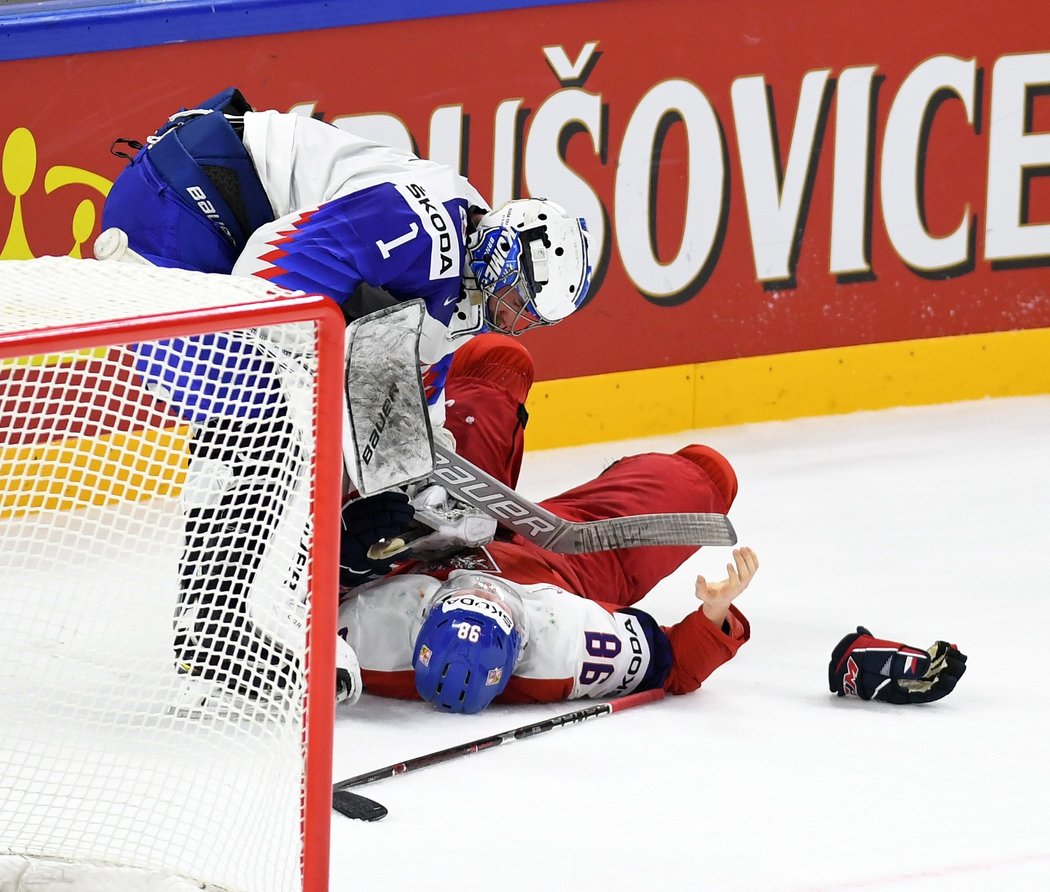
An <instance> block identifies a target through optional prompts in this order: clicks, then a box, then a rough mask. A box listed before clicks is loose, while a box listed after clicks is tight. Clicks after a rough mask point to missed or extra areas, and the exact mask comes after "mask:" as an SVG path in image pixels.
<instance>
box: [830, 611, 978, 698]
mask: <svg viewBox="0 0 1050 892" xmlns="http://www.w3.org/2000/svg"><path fill="white" fill-rule="evenodd" d="M965 671H966V655H965V654H963V653H961V652H960V651H959V649H958V648H957V647H956V646H955V645H954V644H949V643H948V642H947V641H936V642H934V643H933V644H931V645H930V647H929V648H928V649H927V650H921V649H920V648H917V647H910V646H909V645H907V644H901V643H899V642H897V641H887V640H885V639H882V638H876V637H875V636H874V635H872V634H871V632H869V631H868V630H867V629H865V628H864V626H857V631H856V632H854V633H851V634H849V635H847V636H846V637H845V638H843V639H842V640H841V641H840V642H839V643H838V645H836V647H835V650H834V651H833V652H832V654H831V662H830V664H829V665H828V686H829V687H830V688H831V692H832V693H833V694H838V695H839V696H840V697H860V698H861V699H862V700H882V701H883V702H886V703H895V704H902V703H930V702H932V701H934V700H940V699H941V698H942V697H947V696H948V694H950V693H951V692H952V691H953V690H954V689H955V685H956V683H957V682H958V681H959V679H960V678H961V677H962V674H963V673H964V672H965Z"/></svg>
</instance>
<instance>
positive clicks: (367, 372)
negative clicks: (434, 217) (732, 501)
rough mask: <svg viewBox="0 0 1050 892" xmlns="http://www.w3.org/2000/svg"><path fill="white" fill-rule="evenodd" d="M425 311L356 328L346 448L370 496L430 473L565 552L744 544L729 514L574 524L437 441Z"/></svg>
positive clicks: (350, 349)
mask: <svg viewBox="0 0 1050 892" xmlns="http://www.w3.org/2000/svg"><path fill="white" fill-rule="evenodd" d="M424 313H425V310H424V307H423V303H422V301H410V302H407V303H403V304H398V305H397V306H394V307H390V308H387V309H383V310H379V311H378V312H375V313H372V314H370V315H368V316H364V317H362V318H361V319H358V320H356V321H355V322H353V323H351V324H350V325H349V326H348V327H347V347H346V351H347V352H346V389H345V394H346V407H347V412H346V416H345V418H344V438H343V439H344V442H343V449H344V454H345V457H346V467H347V471H348V472H349V473H350V475H351V477H353V479H354V481H355V483H356V485H357V487H358V490H359V491H360V492H361V494H362V495H371V494H374V493H377V492H381V491H383V490H386V489H391V488H394V487H397V486H401V485H404V484H406V483H410V482H414V481H422V480H424V479H429V480H431V481H433V482H435V483H440V484H441V485H442V486H444V488H445V489H446V490H447V491H448V493H449V494H450V495H451V496H452V497H453V498H455V499H457V500H458V501H460V502H462V503H464V504H466V505H469V506H471V507H473V508H477V509H478V510H480V511H483V512H484V513H486V514H488V515H489V516H490V517H493V518H495V520H496V522H497V523H499V524H500V525H501V526H503V527H505V528H506V529H509V530H511V531H512V532H515V533H519V534H520V535H522V536H523V537H525V538H526V539H528V540H529V541H531V542H532V543H534V544H535V545H538V546H539V547H540V548H544V549H547V550H548V551H554V552H557V553H560V554H587V553H590V552H595V551H609V550H612V549H617V548H637V547H640V546H645V545H735V544H736V541H737V538H736V531H735V530H734V529H733V525H732V524H731V523H730V522H729V519H728V518H727V517H726V516H725V515H722V514H639V515H634V516H631V517H612V518H608V519H605V520H592V521H584V522H574V521H570V520H566V519H565V518H562V517H558V516H557V515H556V514H553V513H551V512H550V511H547V510H546V509H545V508H541V507H540V506H539V505H537V504H535V503H534V502H531V501H529V500H528V499H526V498H524V497H523V496H521V495H520V494H518V493H517V492H515V491H514V490H513V489H511V488H510V487H508V486H505V485H504V484H503V483H501V482H500V481H499V480H496V479H495V478H494V477H492V476H490V475H489V474H487V473H485V471H483V470H481V468H479V467H477V466H476V465H474V464H472V463H471V462H469V461H467V460H466V459H465V458H463V457H462V456H461V455H458V454H456V453H455V452H454V451H452V450H450V449H447V448H445V447H444V446H442V445H440V444H438V443H435V442H434V438H433V433H432V430H431V427H430V418H429V415H428V413H427V409H426V400H425V397H424V393H423V384H422V379H421V377H420V374H419V333H420V330H421V327H422V321H423V315H424Z"/></svg>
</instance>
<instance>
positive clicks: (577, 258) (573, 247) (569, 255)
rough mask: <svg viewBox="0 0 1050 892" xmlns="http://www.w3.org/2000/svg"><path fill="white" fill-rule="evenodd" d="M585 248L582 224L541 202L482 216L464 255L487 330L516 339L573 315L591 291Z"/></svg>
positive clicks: (516, 203) (528, 200)
mask: <svg viewBox="0 0 1050 892" xmlns="http://www.w3.org/2000/svg"><path fill="white" fill-rule="evenodd" d="M589 247H590V246H589V244H588V235H587V223H586V221H585V220H584V219H583V218H582V217H570V216H569V215H568V213H566V211H565V209H564V208H562V207H560V206H559V205H557V204H555V203H554V202H553V201H547V200H546V199H545V198H523V199H517V200H515V201H509V202H507V203H506V204H505V205H503V207H501V208H499V209H497V210H495V211H489V212H488V213H487V214H485V216H484V217H482V218H481V220H480V221H479V222H478V225H477V228H476V229H475V230H474V232H472V233H471V234H470V236H469V238H468V239H467V252H468V254H469V257H468V265H469V267H470V271H471V273H472V274H473V276H474V279H475V281H476V282H477V288H478V290H479V291H480V292H481V294H482V297H483V302H482V304H483V313H484V316H485V322H486V324H487V325H488V327H489V328H490V329H492V330H493V331H498V332H500V333H502V334H510V335H519V334H521V333H523V332H525V331H528V330H529V329H530V328H535V327H536V326H538V325H553V324H554V323H555V322H560V321H561V320H562V319H565V318H567V317H568V316H571V315H572V314H573V313H575V312H576V310H578V309H579V308H580V307H581V306H582V305H583V302H584V300H585V299H586V297H587V292H588V290H589V289H590V286H591V257H590V251H589Z"/></svg>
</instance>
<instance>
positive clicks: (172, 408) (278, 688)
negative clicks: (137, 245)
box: [0, 258, 343, 892]
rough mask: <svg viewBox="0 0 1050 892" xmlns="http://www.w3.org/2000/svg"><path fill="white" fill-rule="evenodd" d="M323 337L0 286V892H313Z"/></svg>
mask: <svg viewBox="0 0 1050 892" xmlns="http://www.w3.org/2000/svg"><path fill="white" fill-rule="evenodd" d="M342 331H343V321H342V316H341V314H340V313H339V311H338V308H336V307H335V305H334V304H332V303H331V302H330V301H326V300H325V299H323V298H320V297H317V296H305V295H301V294H293V293H290V292H285V291H282V290H281V289H277V288H274V287H272V286H269V285H268V284H267V283H265V282H261V281H259V280H252V279H241V278H232V277H225V276H212V275H204V274H197V273H187V272H182V271H176V270H163V269H157V268H154V267H149V266H145V265H139V264H135V263H124V262H99V261H93V260H73V259H69V258H42V259H39V260H34V261H25V262H22V261H6V262H2V263H0V592H2V594H0V716H2V731H0V890H3V892H9V890H18V889H23V888H31V889H34V890H37V889H40V890H42V889H49V888H61V889H67V888H76V889H95V888H98V889H107V890H119V889H129V890H130V889H140V888H141V889H155V890H169V889H171V890H174V889H180V888H195V889H200V888H208V889H219V890H230V892H235V890H236V892H241V890H243V892H284V890H304V889H305V890H307V892H319V890H323V889H326V888H327V870H328V832H329V826H330V809H331V782H332V779H331V736H332V718H333V703H334V639H335V611H336V564H337V561H336V559H335V558H334V554H336V553H337V547H338V545H337V542H338V538H337V537H338V526H337V525H338V499H339V488H340V484H341V462H340V453H339V436H340V413H341V386H340V384H341V380H342V365H343V357H342V343H343V339H342ZM180 884H184V885H180Z"/></svg>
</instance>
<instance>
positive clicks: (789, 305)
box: [0, 0, 1050, 379]
mask: <svg viewBox="0 0 1050 892" xmlns="http://www.w3.org/2000/svg"><path fill="white" fill-rule="evenodd" d="M1007 7H1008V8H1006V7H1003V6H1002V5H1001V4H1000V5H989V4H984V3H971V2H947V0H929V2H926V3H922V4H915V3H909V2H903V0H885V2H882V3H878V4H866V5H858V4H844V3H840V2H835V0H811V2H808V3H805V4H783V3H778V2H774V0H733V2H729V0H704V2H695V0H644V2H642V0H607V2H603V3H587V4H581V5H572V4H570V5H566V6H559V7H556V8H535V9H519V10H512V11H502V12H488V13H484V14H479V15H466V16H454V17H446V18H433V19H426V20H418V21H402V22H392V23H387V24H376V25H360V26H355V27H345V28H331V29H324V30H315V31H307V32H298V33H287V34H279V35H267V36H258V37H242V38H236V39H229V40H222V41H210V42H202V43H181V44H171V45H164V46H156V47H148V48H142V49H131V50H119V51H110V52H96V53H85V54H82V55H74V56H65V57H54V58H41V59H31V60H25V61H9V62H3V63H0V77H2V78H3V81H4V83H5V84H8V85H13V84H17V89H13V90H6V91H5V98H4V104H3V117H2V119H0V150H2V152H3V182H2V188H0V254H2V256H3V257H5V258H7V257H27V256H39V255H41V254H67V253H77V252H78V251H83V252H84V253H85V254H86V255H88V256H89V248H90V243H91V241H92V240H93V238H94V237H95V236H96V235H97V234H98V220H99V217H100V209H101V205H102V201H103V196H104V193H105V190H106V188H107V184H108V182H110V181H111V180H112V179H113V178H114V177H115V176H116V175H117V173H118V172H119V171H120V169H121V166H122V164H123V162H122V160H121V159H120V158H118V157H115V156H114V155H112V154H110V151H109V149H110V145H111V143H112V142H113V141H114V140H115V139H117V138H118V137H127V138H135V139H140V140H141V139H142V138H143V137H144V136H146V135H147V134H148V133H150V132H152V130H154V129H155V128H156V127H158V126H159V125H160V124H161V123H162V122H163V120H164V119H165V118H166V117H167V116H168V115H169V114H171V113H173V112H174V111H176V110H178V109H179V108H181V107H185V106H192V105H193V104H194V102H196V101H198V100H200V99H203V98H204V97H206V96H209V95H211V94H213V93H215V92H217V91H218V90H220V89H222V88H224V87H226V86H238V87H239V88H240V89H241V90H242V91H243V92H244V94H245V95H246V97H247V98H248V100H249V101H250V102H252V103H253V104H254V105H255V106H256V107H257V108H278V109H281V110H285V111H288V110H293V109H294V110H296V111H299V112H301V113H304V114H313V115H316V116H321V117H323V118H324V119H325V120H328V121H332V122H334V123H335V124H337V125H338V126H343V127H346V128H348V129H351V130H356V131H358V132H361V133H363V134H365V135H371V136H373V137H376V138H381V139H385V140H387V141H391V142H398V143H400V144H402V145H405V146H407V147H411V148H414V149H415V150H416V151H418V152H419V153H420V154H422V155H427V156H430V157H434V158H436V159H438V160H442V161H446V162H449V163H453V164H456V165H457V166H459V167H460V168H461V170H462V171H463V172H464V173H466V174H467V175H468V176H469V178H470V179H471V181H472V182H473V183H474V184H475V185H476V186H477V187H478V189H479V190H480V191H481V192H482V194H483V195H485V196H487V197H488V198H490V199H491V201H492V202H493V203H499V202H502V201H504V200H506V199H508V198H511V197H515V196H519V195H542V196H546V197H549V198H551V199H553V200H555V201H558V202H560V203H561V204H563V205H565V206H566V207H567V208H569V209H570V210H572V211H574V212H576V213H579V214H582V215H584V216H585V217H587V218H588V221H589V223H590V227H591V231H592V234H593V236H594V240H595V243H596V245H597V247H598V254H599V256H600V258H601V260H600V268H599V270H598V276H597V279H598V281H599V283H600V285H599V287H598V288H597V289H596V290H595V292H594V296H593V298H592V300H591V301H590V303H589V304H588V306H586V307H585V308H584V310H583V311H581V313H580V314H579V315H578V316H577V317H575V318H574V319H573V320H570V322H568V323H566V324H564V325H562V326H559V327H557V328H555V329H553V330H550V331H544V332H541V333H538V334H533V335H529V336H527V337H528V345H529V347H530V349H531V350H532V351H533V352H534V353H535V355H536V358H537V364H538V369H539V376H540V378H541V379H554V378H566V377H575V376H580V375H590V374H598V373H603V372H616V371H624V370H631V369H645V368H656V367H661V366H668V365H677V364H684V363H694V362H705V361H710V360H720V359H731V358H737V357H746V356H762V355H769V354H778V353H785V352H791V351H802V350H811V349H817V348H824V347H839V346H847V345H854V344H871V343H879V342H891V341H900V340H907V339H915V338H938V337H944V336H950V335H957V334H965V333H976V332H993V331H1007V330H1014V329H1026V328H1042V327H1047V326H1050V299H1048V297H1047V294H1046V272H1045V266H1046V264H1047V263H1048V261H1050V178H1048V176H1047V174H1048V173H1050V34H1048V33H1047V32H1046V30H1045V29H1044V28H1040V27H1035V26H1036V25H1037V24H1039V23H1041V22H1044V21H1045V8H1044V6H1043V5H1042V4H1038V3H1036V2H1034V0H1013V2H1011V3H1009V4H1008V5H1007Z"/></svg>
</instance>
